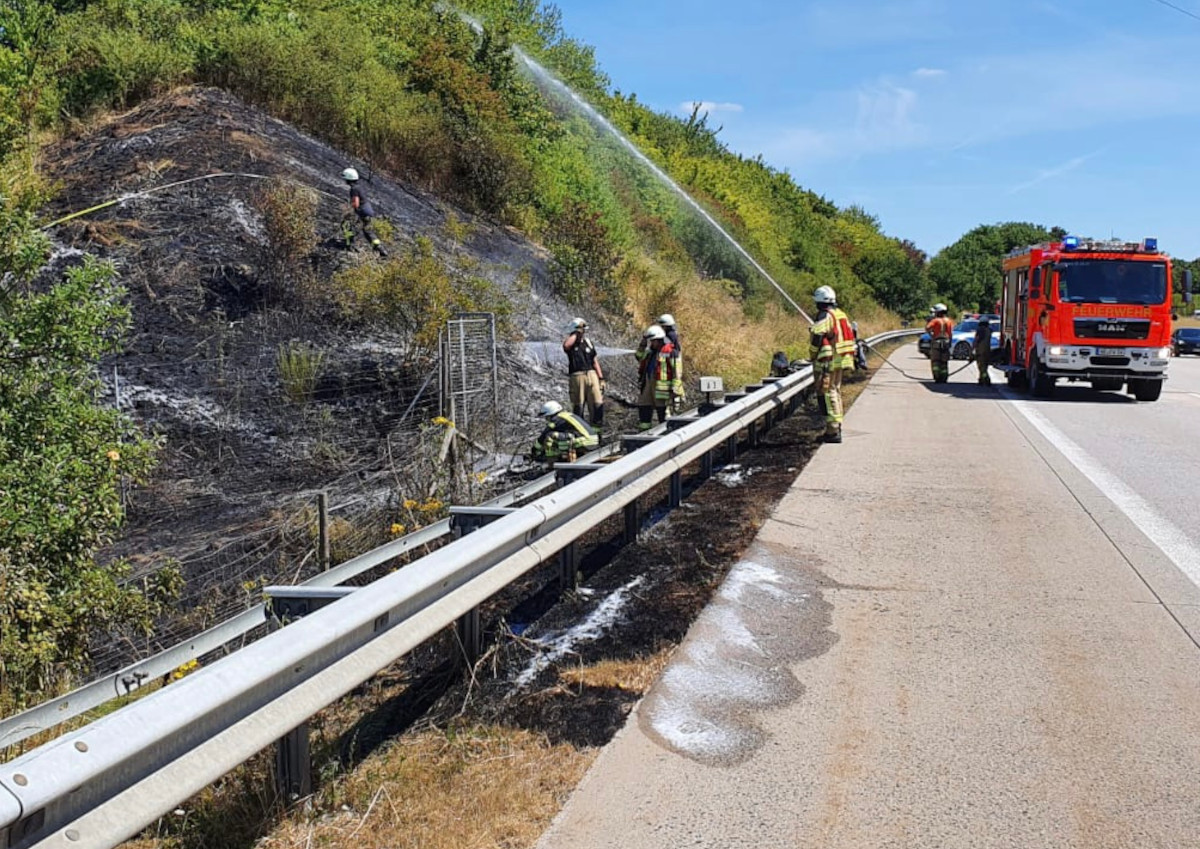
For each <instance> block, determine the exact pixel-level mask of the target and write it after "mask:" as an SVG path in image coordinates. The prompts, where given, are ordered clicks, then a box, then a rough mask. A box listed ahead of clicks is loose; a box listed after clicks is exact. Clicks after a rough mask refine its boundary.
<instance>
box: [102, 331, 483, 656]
mask: <svg viewBox="0 0 1200 849" xmlns="http://www.w3.org/2000/svg"><path fill="white" fill-rule="evenodd" d="M495 334H496V330H495V318H494V316H493V315H492V314H490V313H481V314H464V315H460V316H456V317H455V318H454V319H453V320H452V321H451V322H450V323H449V324H448V326H447V327H446V329H445V331H444V332H443V344H442V346H441V354H440V356H439V358H438V359H437V360H434V361H433V362H414V361H412V360H410V359H408V358H406V357H405V355H404V352H403V351H397V350H395V349H391V348H387V347H384V346H380V345H378V344H374V345H366V344H358V345H348V346H341V347H340V348H339V349H338V351H339V354H338V358H337V359H336V360H333V359H330V358H329V357H328V355H327V354H325V353H323V351H322V350H321V349H320V348H317V347H316V346H313V345H296V346H292V347H290V348H288V349H287V350H286V351H285V350H284V349H283V347H282V346H281V347H280V348H279V349H277V350H263V351H259V352H258V353H257V354H256V355H255V356H246V355H245V354H244V353H243V354H242V355H241V356H240V357H239V358H238V359H237V361H236V362H234V361H231V359H229V358H226V357H223V356H203V357H195V358H193V359H192V360H191V361H190V362H189V363H188V364H187V369H186V370H183V371H182V372H181V370H180V369H179V367H178V365H175V366H173V367H171V366H167V365H165V364H153V363H152V364H141V363H138V364H134V365H128V364H126V365H124V366H122V365H118V366H116V367H115V368H114V369H113V370H112V373H111V375H110V377H109V380H110V381H111V385H110V386H109V389H110V392H111V400H112V402H113V403H116V404H118V405H119V406H121V407H122V408H124V409H126V410H127V411H129V412H131V413H132V414H133V415H134V416H135V418H137V419H138V420H139V421H140V422H141V423H142V424H143V425H144V426H146V427H148V428H150V429H152V430H156V431H158V432H159V433H160V434H162V435H164V436H165V444H164V448H163V452H162V457H161V461H160V467H159V471H158V473H157V474H156V476H155V478H154V479H153V480H151V481H150V482H149V483H148V484H147V485H146V486H143V487H129V488H128V489H127V491H126V492H127V494H126V496H125V500H126V513H127V522H126V532H125V534H124V535H123V538H122V540H121V541H120V542H119V543H117V544H115V545H114V546H112V547H111V548H110V549H109V550H108V551H106V552H104V557H105V558H108V559H117V558H124V559H126V560H127V561H128V562H129V563H130V564H131V565H132V567H133V568H132V571H131V578H130V580H138V579H140V578H142V577H145V576H147V575H149V574H152V573H153V572H155V571H156V570H158V569H161V568H163V567H167V566H170V567H174V568H177V569H179V571H180V573H181V575H182V576H183V578H184V581H185V590H184V594H183V597H182V598H181V599H180V600H179V603H178V604H177V605H176V609H175V610H174V611H173V612H172V613H171V615H170V616H169V617H166V618H164V619H163V620H162V621H160V622H159V623H158V625H157V627H156V629H155V630H154V632H153V634H149V635H147V634H141V633H136V634H135V633H119V634H104V635H97V638H96V640H95V642H94V646H93V651H92V669H91V675H90V677H93V678H94V677H99V676H101V675H105V674H109V673H111V672H113V671H115V670H116V669H119V668H121V667H123V666H125V665H127V664H129V663H131V662H133V661H135V660H138V659H140V658H143V657H146V656H148V655H150V654H153V653H155V652H157V651H161V650H163V649H164V648H167V647H169V646H171V645H174V644H176V643H178V642H180V641H182V640H185V639H187V638H188V637H190V636H192V635H194V634H196V633H199V632H200V631H202V630H204V629H205V628H208V627H211V626H212V625H213V624H216V623H218V622H220V621H223V620H225V619H228V618H230V617H232V616H234V615H236V614H238V613H241V612H243V611H244V610H246V609H248V608H250V607H252V606H253V605H255V604H257V603H258V602H259V601H261V599H262V588H263V587H264V586H267V585H269V584H279V583H284V584H295V583H300V582H302V581H304V580H306V579H308V578H311V577H312V576H313V575H315V574H317V572H319V571H320V570H321V569H323V568H328V566H329V565H331V564H336V563H339V562H342V561H344V560H347V559H349V558H351V557H354V556H356V555H358V554H361V553H363V552H365V551H368V550H370V549H372V548H375V547H377V546H379V545H381V544H383V543H384V542H386V541H388V540H389V539H392V538H394V537H395V536H398V535H401V534H403V533H407V532H409V531H412V530H415V529H417V528H418V527H421V526H423V525H424V524H428V523H430V522H432V521H436V520H437V519H438V518H440V516H441V515H443V513H444V511H445V509H446V506H447V503H448V501H449V499H450V497H451V495H453V496H454V497H455V498H458V499H461V498H464V497H465V498H467V499H470V498H472V497H474V496H475V495H476V492H475V489H476V488H477V481H476V480H475V479H474V478H473V477H472V476H471V475H470V474H469V473H468V474H466V475H465V476H464V477H462V480H461V481H460V480H458V479H457V478H456V468H455V467H454V465H453V464H452V463H448V462H447V458H446V451H445V445H446V443H447V440H448V439H449V441H451V442H452V441H453V438H452V433H451V431H452V430H453V429H454V428H455V427H457V429H458V430H460V431H462V432H464V433H466V434H470V440H469V441H470V442H475V443H480V444H482V443H486V444H489V445H493V444H495V441H496V439H497V418H496V407H497V404H496V401H497V396H498V391H499V387H498V380H497V375H496V371H497V370H496V335H495ZM443 413H450V414H451V415H449V416H445V417H444V418H439V414H443ZM451 420H453V421H454V424H451ZM464 482H465V491H460V490H463V489H464V487H463V486H461V485H460V484H462V483H464ZM478 489H479V494H482V492H483V488H482V487H478ZM318 493H321V494H322V495H323V496H324V499H323V502H324V504H325V505H326V507H327V509H326V510H324V511H322V510H321V509H320V507H319V501H318ZM323 539H324V540H327V541H328V542H327V546H328V554H329V561H328V562H326V560H325V557H324V556H323V552H322V550H321V546H320V542H321V541H322V540H323Z"/></svg>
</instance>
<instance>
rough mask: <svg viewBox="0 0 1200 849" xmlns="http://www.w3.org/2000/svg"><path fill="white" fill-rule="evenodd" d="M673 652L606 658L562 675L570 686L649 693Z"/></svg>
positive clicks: (663, 651)
mask: <svg viewBox="0 0 1200 849" xmlns="http://www.w3.org/2000/svg"><path fill="white" fill-rule="evenodd" d="M671 651H672V650H670V649H664V650H662V651H660V652H658V653H656V654H654V655H651V656H650V657H642V658H631V659H628V660H604V661H601V662H599V663H593V664H591V665H590V666H580V667H577V668H573V669H564V670H563V671H562V672H561V673H560V674H559V676H558V678H559V680H560V681H561V682H562V683H564V684H566V685H568V686H570V687H601V688H608V687H616V688H618V689H621V690H629V691H631V692H634V693H639V694H640V693H645V692H646V691H647V690H649V689H650V685H652V684H653V683H654V682H655V681H657V680H658V676H659V675H661V674H662V671H663V670H664V669H665V668H666V666H667V661H669V660H670V659H671Z"/></svg>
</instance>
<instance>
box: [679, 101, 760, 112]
mask: <svg viewBox="0 0 1200 849" xmlns="http://www.w3.org/2000/svg"><path fill="white" fill-rule="evenodd" d="M697 106H699V107H700V114H701V115H703V114H705V113H706V112H707V113H708V114H710V115H714V114H716V113H717V112H742V111H745V110H744V107H743V106H742V104H740V103H714V102H713V101H711V100H685V101H684V102H683V103H681V104H679V111H680V112H682V113H683V114H684V115H691V114H692V110H693V109H695V108H696V107H697Z"/></svg>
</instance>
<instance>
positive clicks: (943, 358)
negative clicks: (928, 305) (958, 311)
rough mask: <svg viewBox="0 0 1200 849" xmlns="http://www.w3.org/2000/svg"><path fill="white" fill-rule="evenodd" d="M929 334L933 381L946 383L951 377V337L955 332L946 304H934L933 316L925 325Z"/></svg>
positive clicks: (930, 364)
mask: <svg viewBox="0 0 1200 849" xmlns="http://www.w3.org/2000/svg"><path fill="white" fill-rule="evenodd" d="M925 331H926V332H927V333H928V334H929V366H930V368H931V369H932V370H933V382H934V383H945V382H946V381H947V380H949V379H950V337H951V335H952V334H953V333H954V322H953V321H951V320H950V317H949V316H947V315H946V305H945V304H934V305H933V318H931V319H929V323H928V324H926V325H925Z"/></svg>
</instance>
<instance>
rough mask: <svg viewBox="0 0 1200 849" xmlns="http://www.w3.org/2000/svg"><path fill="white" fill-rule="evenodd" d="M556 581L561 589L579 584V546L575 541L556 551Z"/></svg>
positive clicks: (571, 587) (573, 587)
mask: <svg viewBox="0 0 1200 849" xmlns="http://www.w3.org/2000/svg"><path fill="white" fill-rule="evenodd" d="M558 583H559V587H560V588H561V589H563V590H573V589H575V588H576V587H578V586H579V548H578V546H577V544H576V543H571V544H570V545H568V546H567V547H566V548H564V549H563V550H562V551H560V552H559V553H558Z"/></svg>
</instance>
